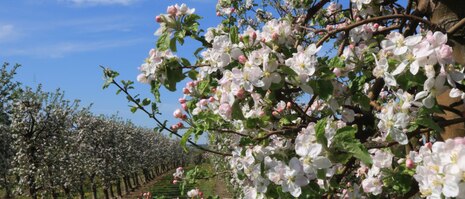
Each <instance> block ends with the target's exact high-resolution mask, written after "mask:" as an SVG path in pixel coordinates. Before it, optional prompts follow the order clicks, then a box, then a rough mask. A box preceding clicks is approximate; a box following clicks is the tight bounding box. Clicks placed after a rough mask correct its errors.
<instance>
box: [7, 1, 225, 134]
mask: <svg viewBox="0 0 465 199" xmlns="http://www.w3.org/2000/svg"><path fill="white" fill-rule="evenodd" d="M175 3H178V4H180V3H186V4H187V5H188V6H189V7H193V8H196V13H197V14H200V15H202V16H203V17H204V19H203V20H202V21H201V27H203V28H207V27H210V26H216V24H217V23H218V21H219V20H220V19H219V18H217V17H216V16H215V4H216V0H185V1H175V0H1V1H0V61H1V62H10V63H11V64H14V63H19V64H21V65H22V67H21V68H20V69H19V71H18V75H17V77H16V79H17V80H18V81H20V82H22V83H23V84H24V85H26V86H32V87H35V86H37V85H38V84H39V83H41V84H43V87H44V89H45V90H47V91H53V90H55V89H56V88H61V89H62V90H64V91H65V92H66V96H67V98H68V99H80V100H82V104H83V105H88V104H90V103H93V112H95V113H97V114H113V113H117V112H119V115H120V116H122V117H123V118H127V119H131V120H132V121H133V122H134V123H136V124H138V125H142V126H145V127H155V124H154V123H153V122H152V121H151V120H149V119H148V118H147V117H146V116H145V115H144V114H143V113H141V112H137V113H136V114H132V113H131V112H130V111H129V108H128V103H127V101H126V99H125V97H124V96H122V95H118V96H117V95H115V91H116V89H115V88H110V89H108V90H102V84H103V79H102V71H101V69H100V67H99V65H103V66H108V67H111V68H113V69H115V70H117V71H119V72H120V74H121V76H120V79H126V80H133V81H135V79H136V76H137V74H138V70H137V67H138V66H139V65H140V64H141V63H142V62H143V60H144V59H145V58H146V57H147V53H148V51H149V50H150V49H151V48H154V47H155V42H156V37H155V36H154V35H153V33H154V32H155V30H156V29H157V28H158V24H157V23H155V21H154V18H155V16H156V15H158V14H160V13H164V12H165V11H166V7H167V6H169V5H172V4H175ZM194 46H196V43H192V42H191V43H189V42H188V44H187V46H186V47H184V48H181V49H180V50H179V53H178V55H179V56H182V57H186V58H192V56H190V55H191V54H192V52H193V51H194V50H195V49H194V48H193V47H194ZM180 86H183V85H180ZM136 87H137V90H136V92H138V93H141V94H142V96H148V97H149V96H150V92H149V87H148V86H147V85H143V84H140V83H137V82H136ZM162 95H163V96H164V97H163V99H162V105H161V111H162V112H163V113H164V115H165V116H164V117H163V119H168V120H169V121H172V122H171V123H174V122H176V121H175V120H174V119H173V118H172V112H173V110H174V109H175V108H177V107H178V102H177V99H178V98H179V97H181V96H182V94H181V93H180V92H177V93H169V92H166V91H163V92H162ZM202 142H204V141H202Z"/></svg>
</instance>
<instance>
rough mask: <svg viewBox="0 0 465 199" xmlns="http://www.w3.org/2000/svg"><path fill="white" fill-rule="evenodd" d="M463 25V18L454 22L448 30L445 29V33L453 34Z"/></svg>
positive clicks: (464, 22)
mask: <svg viewBox="0 0 465 199" xmlns="http://www.w3.org/2000/svg"><path fill="white" fill-rule="evenodd" d="M464 25H465V18H463V19H462V20H460V21H459V22H458V23H456V24H454V26H452V27H450V28H449V30H447V34H450V35H452V34H454V33H455V32H457V31H458V30H459V29H460V28H462V26H464Z"/></svg>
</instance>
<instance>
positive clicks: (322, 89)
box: [313, 80, 334, 100]
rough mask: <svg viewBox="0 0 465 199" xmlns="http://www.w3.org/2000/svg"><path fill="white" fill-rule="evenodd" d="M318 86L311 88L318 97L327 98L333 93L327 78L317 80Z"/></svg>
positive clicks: (331, 85)
mask: <svg viewBox="0 0 465 199" xmlns="http://www.w3.org/2000/svg"><path fill="white" fill-rule="evenodd" d="M317 82H318V87H317V88H313V90H315V91H316V92H317V93H318V95H319V97H320V98H322V99H324V100H328V99H329V98H330V97H331V95H332V94H333V89H334V88H333V84H332V83H331V81H329V80H318V81H317Z"/></svg>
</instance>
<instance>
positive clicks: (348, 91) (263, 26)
mask: <svg viewBox="0 0 465 199" xmlns="http://www.w3.org/2000/svg"><path fill="white" fill-rule="evenodd" d="M456 4H457V3H454V2H453V1H449V0H437V1H432V0H415V1H414V0H409V1H399V2H398V1H396V0H351V1H331V0H264V1H253V0H243V1H240V0H219V1H218V4H217V15H218V16H219V17H221V18H222V19H223V20H222V22H221V23H220V24H218V26H216V27H210V28H208V29H206V30H204V29H201V28H200V19H201V17H200V16H199V15H197V14H195V9H193V8H189V7H188V6H186V5H185V4H182V5H178V4H176V5H174V6H170V7H168V8H167V12H166V13H165V14H161V15H159V16H157V17H156V18H155V20H156V22H157V23H159V25H160V28H159V29H158V30H157V31H156V32H155V35H157V36H158V40H157V43H156V48H154V49H151V50H150V51H149V54H148V57H147V59H146V61H145V63H143V64H142V65H141V66H140V68H139V70H140V75H139V76H137V81H139V82H141V83H146V84H150V86H151V92H152V93H153V95H154V99H152V100H150V99H143V100H142V99H139V98H138V97H134V96H132V95H131V93H130V90H131V89H132V88H133V82H132V81H122V82H121V83H118V82H117V81H116V80H115V78H116V77H117V76H118V73H117V72H115V71H111V70H110V69H105V70H104V73H105V76H106V78H107V79H106V80H107V81H106V82H105V85H104V87H108V86H109V85H110V84H114V85H116V86H117V87H118V89H119V90H118V92H123V93H125V94H126V95H127V96H128V100H129V101H131V102H132V103H134V107H133V108H132V111H137V110H138V109H139V110H141V111H143V112H145V113H146V114H147V115H148V116H149V117H151V118H153V119H154V121H155V122H156V123H157V124H158V125H159V126H160V128H161V129H163V130H166V131H169V132H170V133H172V134H174V135H176V136H178V137H180V138H181V144H182V145H186V143H189V144H190V145H193V146H196V147H197V148H200V149H202V150H206V151H209V152H212V153H214V154H217V155H220V156H225V157H226V158H224V157H221V158H216V161H217V162H216V164H218V165H217V168H224V169H225V170H226V171H229V176H230V177H231V180H230V182H231V183H232V185H233V186H234V187H235V188H236V189H238V190H239V194H238V197H241V198H290V197H299V198H321V197H328V198H333V197H343V198H345V197H353V198H360V197H364V198H369V197H380V198H386V197H399V198H407V197H411V196H415V195H416V196H421V197H427V198H440V197H457V198H463V197H464V196H465V179H464V176H465V162H464V161H465V149H464V148H465V145H464V142H463V138H462V137H463V136H465V128H464V122H465V117H464V110H465V109H464V105H463V99H465V94H464V92H465V86H464V78H465V74H464V72H463V64H465V62H464V59H463V57H465V51H464V49H465V47H464V46H465V42H464V40H463V38H465V28H464V27H465V25H464V24H465V19H464V18H463V16H465V15H464V13H463V10H464V9H458V7H460V8H463V7H464V5H462V4H461V5H456ZM188 38H191V39H193V40H197V41H199V42H200V44H201V46H199V48H198V49H197V50H195V52H193V54H194V55H195V58H196V59H195V61H193V62H192V61H189V60H192V59H190V58H181V57H179V56H178V55H177V54H176V51H177V49H178V46H179V45H183V44H184V42H187V41H186V40H187V39H188ZM186 79H187V80H186ZM181 82H182V83H184V82H186V85H185V87H184V88H182V94H180V99H179V102H180V108H179V109H177V110H174V113H173V116H174V117H175V118H178V119H179V123H178V122H175V124H173V125H171V126H169V125H168V124H167V123H166V122H165V123H163V122H162V121H160V120H159V119H158V118H157V117H156V116H157V114H159V111H158V103H160V91H159V89H161V88H162V87H164V88H166V89H167V90H169V91H175V90H176V86H177V84H179V83H181ZM201 135H206V136H207V137H208V138H209V140H210V144H209V148H204V147H201V146H199V145H197V144H196V143H195V140H196V139H197V138H198V137H199V136H201ZM191 137H194V138H195V140H191ZM452 138H455V139H453V140H452ZM221 164H223V165H225V166H220V165H221Z"/></svg>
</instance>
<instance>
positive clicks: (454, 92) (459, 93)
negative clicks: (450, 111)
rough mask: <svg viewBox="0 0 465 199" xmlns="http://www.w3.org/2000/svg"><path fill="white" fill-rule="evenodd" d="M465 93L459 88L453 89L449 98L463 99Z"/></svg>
mask: <svg viewBox="0 0 465 199" xmlns="http://www.w3.org/2000/svg"><path fill="white" fill-rule="evenodd" d="M462 94H463V92H462V91H461V90H459V89H457V88H452V89H451V90H450V92H449V96H450V97H452V98H456V97H461V96H462Z"/></svg>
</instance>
